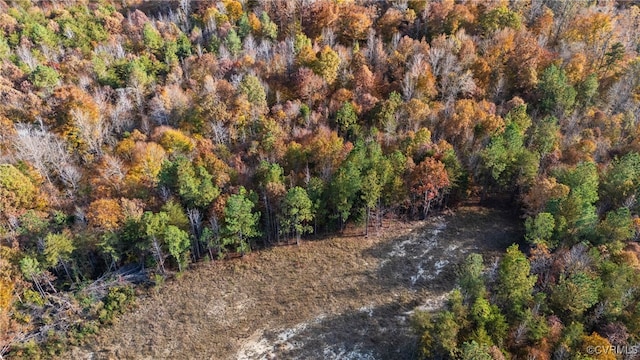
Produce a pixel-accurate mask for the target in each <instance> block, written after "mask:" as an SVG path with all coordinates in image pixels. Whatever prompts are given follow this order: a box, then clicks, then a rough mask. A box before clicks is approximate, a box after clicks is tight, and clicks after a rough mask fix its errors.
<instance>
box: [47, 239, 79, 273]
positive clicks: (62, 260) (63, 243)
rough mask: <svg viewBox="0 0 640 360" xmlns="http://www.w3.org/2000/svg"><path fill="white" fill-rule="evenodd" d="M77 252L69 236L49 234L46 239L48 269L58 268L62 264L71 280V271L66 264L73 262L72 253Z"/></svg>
mask: <svg viewBox="0 0 640 360" xmlns="http://www.w3.org/2000/svg"><path fill="white" fill-rule="evenodd" d="M74 250H75V246H74V245H73V241H72V240H71V238H70V237H69V236H68V235H67V234H64V233H62V234H53V233H49V234H47V236H46V237H45V238H44V258H45V261H46V265H47V266H48V267H56V266H58V264H62V267H63V268H64V271H65V272H66V273H67V276H68V277H69V279H71V274H69V269H68V268H67V265H66V263H67V262H68V261H69V260H71V253H73V251H74Z"/></svg>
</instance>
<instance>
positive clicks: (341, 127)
mask: <svg viewBox="0 0 640 360" xmlns="http://www.w3.org/2000/svg"><path fill="white" fill-rule="evenodd" d="M336 125H338V133H339V134H340V135H342V136H343V137H345V138H347V139H355V138H356V137H357V136H358V133H359V128H360V127H359V126H358V114H357V113H356V109H355V107H354V106H353V104H352V103H351V102H350V101H345V102H344V103H343V104H342V106H341V107H340V109H339V110H338V112H337V113H336Z"/></svg>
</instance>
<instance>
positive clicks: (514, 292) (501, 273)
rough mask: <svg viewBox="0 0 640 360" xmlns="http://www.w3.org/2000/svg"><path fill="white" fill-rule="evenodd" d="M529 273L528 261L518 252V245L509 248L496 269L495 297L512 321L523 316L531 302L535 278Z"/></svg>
mask: <svg viewBox="0 0 640 360" xmlns="http://www.w3.org/2000/svg"><path fill="white" fill-rule="evenodd" d="M530 272H531V265H530V264H529V260H528V259H527V257H526V256H525V255H524V254H523V253H522V252H521V251H520V250H518V245H515V244H514V245H511V246H509V248H508V249H507V253H506V254H505V256H504V257H503V258H502V260H501V261H500V265H499V267H498V286H497V289H496V297H497V299H498V300H499V301H500V302H501V303H502V304H504V306H505V308H506V309H507V310H508V313H509V314H510V315H512V319H514V320H516V319H521V318H522V317H523V316H524V313H525V309H526V308H527V306H528V305H529V303H530V302H531V301H532V300H533V295H532V291H533V285H534V284H535V283H536V278H537V277H536V276H535V275H531V274H530Z"/></svg>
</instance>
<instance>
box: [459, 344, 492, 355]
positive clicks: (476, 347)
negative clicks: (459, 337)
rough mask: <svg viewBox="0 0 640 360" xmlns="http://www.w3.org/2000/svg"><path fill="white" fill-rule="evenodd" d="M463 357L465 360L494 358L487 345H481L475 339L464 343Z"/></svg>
mask: <svg viewBox="0 0 640 360" xmlns="http://www.w3.org/2000/svg"><path fill="white" fill-rule="evenodd" d="M461 350H462V359H465V360H492V359H493V357H492V356H491V355H490V354H489V353H488V352H487V350H488V349H487V346H486V345H480V344H478V343H477V342H475V341H473V340H472V341H471V342H465V343H463V344H462V349H461Z"/></svg>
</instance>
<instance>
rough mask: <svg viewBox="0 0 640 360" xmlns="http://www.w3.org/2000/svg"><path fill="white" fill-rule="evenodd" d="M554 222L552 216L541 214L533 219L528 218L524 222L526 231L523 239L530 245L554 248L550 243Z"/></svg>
mask: <svg viewBox="0 0 640 360" xmlns="http://www.w3.org/2000/svg"><path fill="white" fill-rule="evenodd" d="M555 225H556V222H555V219H554V218H553V215H552V214H550V213H547V212H542V213H539V214H538V215H536V216H535V217H528V218H527V220H525V222H524V226H525V229H526V235H525V239H526V240H527V241H528V242H529V243H531V244H545V245H547V246H548V247H549V248H553V247H555V245H557V244H555V243H553V242H552V241H551V237H552V235H553V230H554V228H555Z"/></svg>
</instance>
